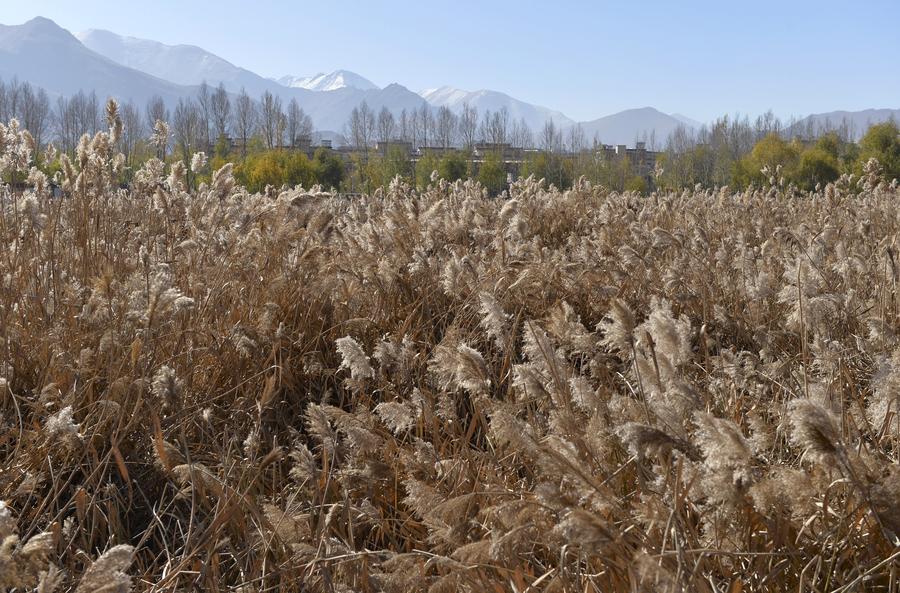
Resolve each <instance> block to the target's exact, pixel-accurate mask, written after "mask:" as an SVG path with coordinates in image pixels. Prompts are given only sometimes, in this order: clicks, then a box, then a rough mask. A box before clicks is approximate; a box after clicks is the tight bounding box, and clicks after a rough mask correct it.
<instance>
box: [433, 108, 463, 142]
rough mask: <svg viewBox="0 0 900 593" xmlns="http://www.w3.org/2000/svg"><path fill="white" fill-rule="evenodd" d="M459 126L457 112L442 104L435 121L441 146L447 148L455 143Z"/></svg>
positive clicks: (436, 133) (436, 132)
mask: <svg viewBox="0 0 900 593" xmlns="http://www.w3.org/2000/svg"><path fill="white" fill-rule="evenodd" d="M457 127H458V124H457V118H456V114H455V113H453V112H452V111H450V108H449V107H447V106H446V105H442V106H441V108H440V109H438V113H437V119H436V121H435V136H436V138H437V143H438V145H439V146H440V147H442V148H445V149H446V148H450V146H452V145H453V143H454V142H455V141H456V130H457Z"/></svg>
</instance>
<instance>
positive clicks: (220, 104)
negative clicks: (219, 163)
mask: <svg viewBox="0 0 900 593" xmlns="http://www.w3.org/2000/svg"><path fill="white" fill-rule="evenodd" d="M210 111H211V114H212V122H213V130H214V131H215V134H216V140H219V139H220V138H223V137H225V136H226V135H227V133H228V121H229V119H230V117H231V99H230V98H229V97H228V93H227V92H226V91H225V85H224V84H222V83H219V86H218V88H216V90H215V92H214V93H213V95H212V100H211V101H210Z"/></svg>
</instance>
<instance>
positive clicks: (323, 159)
mask: <svg viewBox="0 0 900 593" xmlns="http://www.w3.org/2000/svg"><path fill="white" fill-rule="evenodd" d="M313 163H314V165H315V170H316V180H317V181H318V182H319V183H320V184H322V186H323V187H325V188H327V189H340V187H341V182H342V181H343V180H344V175H345V171H344V162H343V161H342V160H341V157H339V156H338V155H336V154H334V153H333V152H332V151H330V150H328V149H327V148H318V149H316V152H315V154H314V155H313Z"/></svg>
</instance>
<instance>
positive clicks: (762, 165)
mask: <svg viewBox="0 0 900 593" xmlns="http://www.w3.org/2000/svg"><path fill="white" fill-rule="evenodd" d="M799 159H800V145H799V144H797V143H789V142H786V141H785V140H784V139H783V138H782V137H781V136H779V135H778V134H769V135H768V136H766V137H765V138H763V139H762V140H760V141H759V142H757V143H756V145H755V146H754V147H753V150H752V151H750V154H748V155H747V156H745V157H744V158H742V159H741V160H740V161H738V162H737V163H736V164H735V167H734V169H735V171H734V176H733V177H734V182H735V183H737V184H738V185H740V186H741V187H747V186H748V185H751V184H756V185H765V184H766V183H768V182H769V179H770V178H772V177H775V178H778V177H783V178H784V179H786V180H793V179H794V177H795V174H796V170H795V169H796V167H797V163H798V161H799ZM779 167H780V169H779ZM763 170H765V171H766V173H763ZM777 171H780V172H777Z"/></svg>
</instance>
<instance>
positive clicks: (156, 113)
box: [146, 95, 169, 127]
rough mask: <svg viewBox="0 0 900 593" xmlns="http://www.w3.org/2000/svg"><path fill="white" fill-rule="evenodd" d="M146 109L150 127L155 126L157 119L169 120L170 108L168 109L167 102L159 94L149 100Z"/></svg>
mask: <svg viewBox="0 0 900 593" xmlns="http://www.w3.org/2000/svg"><path fill="white" fill-rule="evenodd" d="M146 111H147V115H146V121H147V124H149V125H150V127H153V124H155V123H156V122H157V121H166V122H167V121H169V110H168V109H166V103H165V101H163V99H162V97H160V96H159V95H155V96H153V97H151V98H150V100H149V101H147V109H146Z"/></svg>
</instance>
